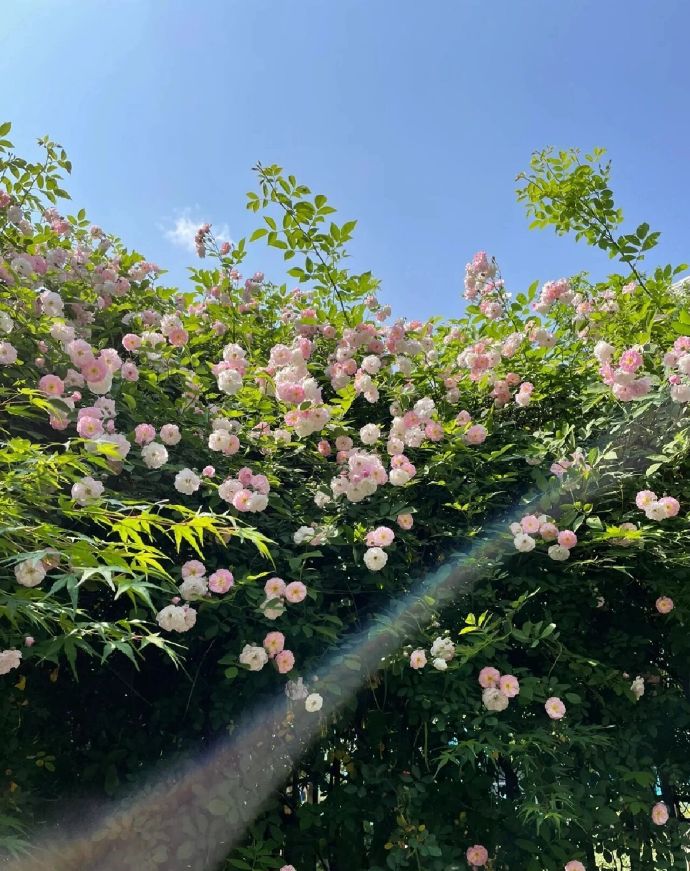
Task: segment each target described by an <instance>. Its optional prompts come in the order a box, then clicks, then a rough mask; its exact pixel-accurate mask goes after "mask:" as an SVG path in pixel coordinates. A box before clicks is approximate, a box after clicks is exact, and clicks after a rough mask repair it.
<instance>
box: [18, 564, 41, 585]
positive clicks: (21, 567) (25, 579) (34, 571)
mask: <svg viewBox="0 0 690 871" xmlns="http://www.w3.org/2000/svg"><path fill="white" fill-rule="evenodd" d="M14 576H15V578H16V579H17V583H18V584H21V585H22V587H37V586H38V585H39V584H40V583H41V581H42V580H43V578H45V576H46V570H45V566H44V565H43V563H42V562H41V560H40V559H27V560H24V561H23V562H21V563H17V565H16V566H15V567H14Z"/></svg>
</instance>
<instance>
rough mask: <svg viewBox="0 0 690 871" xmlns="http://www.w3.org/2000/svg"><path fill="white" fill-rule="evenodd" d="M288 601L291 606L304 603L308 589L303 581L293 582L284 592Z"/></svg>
mask: <svg viewBox="0 0 690 871" xmlns="http://www.w3.org/2000/svg"><path fill="white" fill-rule="evenodd" d="M283 595H284V596H285V599H286V601H288V602H290V603H291V604H293V605H294V604H296V603H297V602H302V601H303V600H304V598H305V597H306V595H307V588H306V587H305V586H304V584H303V583H302V582H301V581H291V582H290V583H289V584H287V586H286V587H285V590H284V591H283Z"/></svg>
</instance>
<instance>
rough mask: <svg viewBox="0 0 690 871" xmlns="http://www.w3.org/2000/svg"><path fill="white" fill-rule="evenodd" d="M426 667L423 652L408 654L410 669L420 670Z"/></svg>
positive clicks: (417, 651)
mask: <svg viewBox="0 0 690 871" xmlns="http://www.w3.org/2000/svg"><path fill="white" fill-rule="evenodd" d="M425 665H426V653H425V652H424V651H423V650H421V649H420V650H413V651H412V653H411V654H410V668H415V669H420V668H424V666H425Z"/></svg>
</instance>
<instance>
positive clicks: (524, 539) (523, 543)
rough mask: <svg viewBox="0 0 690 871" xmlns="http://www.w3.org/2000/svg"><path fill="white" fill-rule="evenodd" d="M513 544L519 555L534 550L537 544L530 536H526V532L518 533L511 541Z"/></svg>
mask: <svg viewBox="0 0 690 871" xmlns="http://www.w3.org/2000/svg"><path fill="white" fill-rule="evenodd" d="M513 544H514V545H515V549H516V550H519V551H520V553H529V551H531V550H534V548H535V547H536V546H537V542H536V541H535V540H534V539H533V538H532V536H531V535H527V533H526V532H519V533H518V534H517V535H516V536H515V538H514V539H513Z"/></svg>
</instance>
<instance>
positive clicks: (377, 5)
mask: <svg viewBox="0 0 690 871" xmlns="http://www.w3.org/2000/svg"><path fill="white" fill-rule="evenodd" d="M689 32H690V4H688V2H687V0H658V2H655V3H652V2H649V0H603V2H602V0H510V2H507V0H497V2H493V3H490V2H487V0H242V2H239V0H3V3H2V11H1V12H0V38H1V41H0V45H2V49H1V50H0V81H1V82H2V85H1V92H0V93H1V94H2V99H1V100H0V112H1V113H2V115H3V116H5V117H6V118H8V119H10V120H12V121H13V122H14V124H15V129H14V132H13V138H14V140H15V142H16V143H17V144H18V145H20V146H21V148H22V149H25V148H27V147H29V146H30V143H31V141H32V140H33V139H34V138H35V137H37V136H39V135H41V134H43V133H49V134H50V135H51V136H53V138H55V139H57V140H58V141H59V142H61V143H62V144H63V145H64V146H65V147H66V148H67V149H68V151H69V153H70V156H71V158H72V160H73V163H74V172H73V176H72V179H71V181H70V185H69V186H70V189H71V191H72V194H73V199H74V202H75V206H85V207H86V208H87V210H88V213H89V216H90V217H91V219H92V220H94V221H95V222H97V223H99V224H101V225H102V226H103V227H104V228H106V229H107V230H110V231H113V232H116V233H118V234H119V235H121V236H122V237H123V239H124V240H125V241H126V242H127V244H129V245H132V246H135V247H137V248H138V249H139V250H141V251H142V253H144V254H145V255H146V256H147V257H148V258H150V259H152V260H155V261H157V262H158V263H160V264H161V265H163V266H165V267H167V268H168V269H169V270H170V272H171V275H172V278H173V280H174V281H177V282H184V281H185V280H186V278H185V275H186V273H185V269H184V267H185V265H186V264H188V263H190V262H193V261H194V260H195V258H194V257H193V255H191V254H189V253H188V252H187V251H185V250H183V248H182V247H181V246H180V245H179V244H175V243H174V242H173V241H172V240H171V239H170V238H169V237H168V236H166V233H165V230H166V229H167V230H170V229H171V228H172V227H173V226H174V225H175V222H176V220H177V219H179V218H180V217H181V216H184V215H187V216H188V218H189V219H190V220H192V221H194V222H197V221H201V220H208V221H212V222H213V223H214V224H215V225H226V226H227V227H228V228H229V233H230V235H231V237H232V238H235V239H237V238H239V237H240V236H241V235H243V234H245V233H247V232H248V231H249V230H251V229H252V228H253V226H254V223H253V222H254V221H255V218H254V217H253V216H250V214H249V213H248V212H246V211H245V209H244V194H245V192H246V191H247V190H249V189H250V188H251V187H252V181H253V180H252V174H251V172H250V168H251V166H252V165H253V164H254V163H255V161H256V160H257V159H260V160H261V161H263V162H265V163H267V162H277V163H280V164H281V165H282V166H284V167H285V168H286V169H288V170H289V171H290V172H292V173H294V174H296V175H297V176H298V178H299V179H300V180H303V181H304V182H305V183H307V184H309V185H310V187H312V189H313V190H314V191H315V192H322V193H325V194H327V195H328V196H329V198H330V199H331V200H332V202H333V204H334V205H336V206H337V207H338V208H339V211H340V214H341V219H342V220H346V219H350V218H357V219H358V220H359V225H358V230H357V236H356V239H355V243H354V245H353V249H352V251H353V266H355V267H357V268H362V269H364V268H371V269H372V270H373V272H374V273H375V274H376V275H377V276H379V277H380V278H381V279H382V280H383V290H382V294H381V297H382V299H383V300H385V301H386V302H390V303H391V304H393V306H394V309H395V310H396V311H397V312H399V313H402V314H405V315H408V316H415V315H417V316H427V315H430V314H432V313H440V314H444V315H447V316H452V315H453V314H455V313H457V312H458V311H459V309H460V306H461V303H460V299H459V292H460V288H461V283H462V275H463V268H464V264H465V262H466V260H467V259H468V257H469V256H471V254H472V253H473V252H474V251H475V250H477V249H479V248H485V249H487V250H488V251H490V252H491V253H493V254H494V255H495V256H496V257H497V258H498V259H499V261H500V263H501V266H502V269H503V273H504V276H505V277H506V279H507V283H508V287H509V289H512V290H515V291H519V290H521V289H523V288H524V287H525V286H526V285H527V284H529V282H531V281H532V280H534V279H536V278H538V279H540V280H542V281H543V280H547V279H549V278H554V277H558V276H560V275H564V274H566V275H567V274H569V273H572V272H575V271H578V270H580V269H583V268H586V269H590V270H591V271H592V272H593V274H595V275H597V276H601V275H604V274H606V272H607V270H608V269H609V261H608V260H607V259H606V258H605V257H604V256H603V255H601V254H600V253H599V252H591V251H589V250H588V249H587V248H586V247H584V246H583V245H576V244H575V243H574V242H569V241H567V240H564V239H559V238H557V237H555V236H553V235H551V234H550V233H546V232H539V233H537V232H534V231H533V232H530V231H528V230H527V223H526V221H525V219H524V217H523V214H522V211H521V208H520V207H518V205H517V204H516V202H515V197H514V186H515V185H514V177H515V175H516V173H517V172H518V171H519V170H520V169H522V168H524V167H525V166H526V164H527V161H528V159H529V155H530V153H531V151H533V150H534V149H537V148H541V147H543V146H546V145H548V144H554V145H556V146H558V147H568V146H579V147H582V148H585V149H587V148H589V147H591V146H592V145H602V146H604V147H606V148H608V149H609V152H610V156H611V157H612V158H613V161H614V178H613V183H614V190H615V191H616V192H617V195H618V199H619V201H620V203H621V205H623V207H624V209H625V212H626V215H627V217H628V219H629V221H630V223H631V224H633V222H635V225H636V224H637V223H639V222H641V221H643V220H646V221H648V222H649V223H650V224H651V225H652V227H653V228H654V229H659V230H661V231H662V233H663V235H662V240H661V242H662V244H661V247H660V249H659V257H660V258H662V259H663V262H667V261H669V262H674V263H676V262H679V261H684V260H688V259H690V239H689V237H688V227H689V226H690V222H689V221H688V210H689V208H690V162H689V161H688V155H689V153H690V151H689V145H688V143H689V142H690V116H689V113H688V102H689V99H690V98H689V94H690V87H689V86H690V68H689V67H688V60H687V51H688V33H689ZM265 250H266V249H263V248H261V249H258V248H257V252H256V254H254V255H252V257H251V260H250V262H249V264H248V268H250V269H255V268H261V267H264V268H265V271H266V272H267V274H269V275H270V277H273V278H276V279H279V278H282V275H281V274H280V272H279V263H278V261H277V260H276V259H275V257H274V256H273V254H272V253H271V252H268V251H266V253H265V254H264V251H265Z"/></svg>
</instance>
